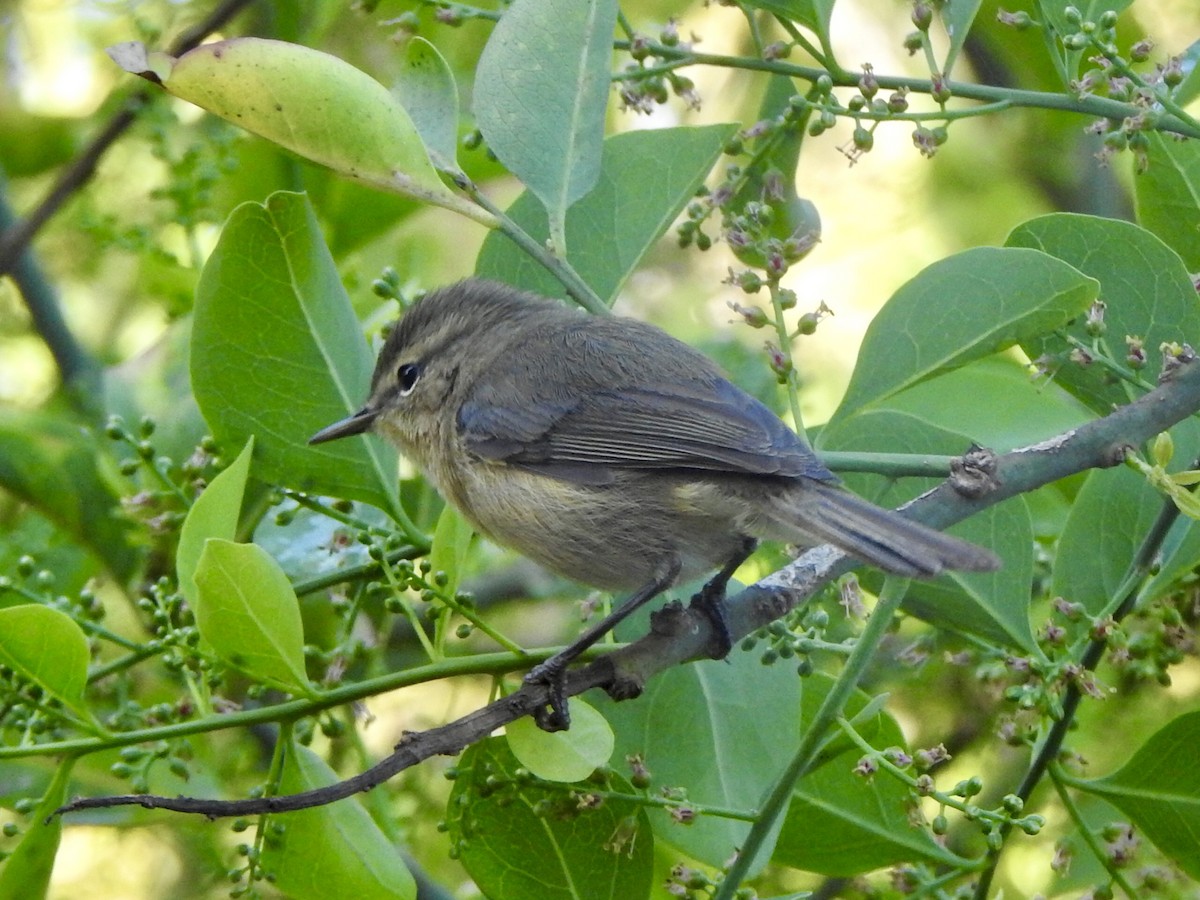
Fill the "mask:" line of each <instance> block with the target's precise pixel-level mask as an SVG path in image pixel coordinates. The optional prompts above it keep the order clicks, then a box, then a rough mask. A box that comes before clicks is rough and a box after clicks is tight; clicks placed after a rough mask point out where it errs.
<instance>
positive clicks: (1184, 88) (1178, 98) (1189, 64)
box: [1175, 40, 1200, 106]
mask: <svg viewBox="0 0 1200 900" xmlns="http://www.w3.org/2000/svg"><path fill="white" fill-rule="evenodd" d="M1179 55H1180V56H1181V57H1182V58H1183V70H1184V71H1185V72H1186V73H1187V74H1186V75H1185V76H1184V79H1183V81H1182V82H1180V84H1179V87H1177V88H1176V89H1175V102H1176V103H1178V104H1179V105H1180V106H1187V105H1188V104H1190V103H1191V102H1192V101H1193V100H1195V99H1196V98H1197V97H1200V40H1196V41H1192V43H1191V44H1189V45H1188V48H1187V49H1186V50H1184V51H1183V53H1181V54H1179Z"/></svg>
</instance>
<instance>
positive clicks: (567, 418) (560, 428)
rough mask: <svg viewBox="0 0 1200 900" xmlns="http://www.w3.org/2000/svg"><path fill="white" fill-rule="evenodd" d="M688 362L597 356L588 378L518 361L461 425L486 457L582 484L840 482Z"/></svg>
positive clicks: (471, 401) (708, 368) (485, 387)
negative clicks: (746, 477)
mask: <svg viewBox="0 0 1200 900" xmlns="http://www.w3.org/2000/svg"><path fill="white" fill-rule="evenodd" d="M620 349H621V348H616V350H615V351H614V352H618V351H619V350H620ZM626 349H627V348H626ZM689 353H690V354H692V353H694V351H689ZM562 356H563V354H559V355H558V358H562ZM523 357H524V358H525V359H528V358H529V355H528V354H523ZM539 357H540V358H541V359H542V360H543V361H544V360H546V359H547V357H546V356H545V355H541V354H539ZM550 358H551V359H553V358H554V357H550ZM689 358H691V359H693V360H694V361H695V363H696V367H695V369H694V370H688V369H687V367H686V366H685V367H684V368H682V369H681V368H680V367H679V366H678V365H673V366H672V367H671V369H670V371H663V370H662V367H658V368H659V369H660V370H659V371H653V370H654V369H655V364H654V363H650V362H647V363H646V368H649V369H650V371H646V370H645V369H636V368H631V367H630V366H629V365H628V358H627V357H626V358H625V359H624V360H622V361H620V362H613V363H611V364H609V365H608V367H607V369H606V364H605V362H604V361H603V359H604V356H603V354H601V355H593V356H591V357H590V359H589V368H588V372H587V375H586V376H585V377H578V373H577V372H576V375H577V377H575V378H572V377H570V373H564V372H556V371H546V369H547V365H545V364H544V365H541V366H539V367H536V368H535V367H533V366H530V365H527V364H514V365H512V366H509V367H506V368H503V369H502V370H500V371H496V372H492V373H489V377H488V378H487V379H485V380H481V383H480V387H479V388H478V389H477V390H475V391H473V392H472V393H471V395H470V396H469V397H468V399H467V401H466V402H465V403H464V404H463V406H462V407H461V408H460V410H459V413H458V425H459V430H460V433H461V435H462V437H463V439H464V441H465V443H466V446H467V449H468V450H470V451H471V452H473V453H476V454H478V455H479V456H481V457H483V458H485V459H493V460H498V461H504V462H507V463H509V464H511V465H517V466H520V467H522V468H525V469H529V470H532V471H537V472H541V473H543V474H546V475H550V476H553V477H557V478H561V479H563V480H567V481H572V482H576V483H587V484H602V483H605V482H608V481H611V480H612V479H613V478H614V477H615V473H616V471H617V470H621V469H684V470H686V469H698V470H705V471H716V472H729V473H738V474H750V475H776V476H784V477H794V476H800V475H803V476H807V477H810V478H815V479H818V480H821V481H834V480H836V479H835V478H834V476H833V475H832V474H831V473H830V472H829V470H828V469H826V468H825V466H824V465H822V464H821V462H820V461H819V460H818V459H817V458H816V456H814V455H813V453H812V451H811V450H809V449H808V448H807V447H806V446H805V445H804V444H803V443H802V442H801V441H800V440H799V439H798V438H797V437H796V435H795V433H793V432H792V431H791V430H790V429H788V427H787V426H786V425H784V423H783V422H782V421H780V419H779V417H778V416H776V415H775V414H774V413H772V412H771V411H770V410H769V409H767V407H765V406H763V404H761V403H759V402H758V401H757V400H755V399H754V398H753V397H751V396H750V395H749V394H747V393H745V392H744V391H742V390H741V389H739V388H737V387H735V386H734V385H733V384H731V383H730V382H729V381H727V380H726V379H725V378H723V377H722V376H721V375H720V374H719V373H718V372H717V371H716V370H715V368H714V367H713V366H712V364H711V363H709V362H708V361H707V360H706V359H705V358H704V357H701V356H699V354H694V355H693V356H691V357H689ZM673 361H674V362H676V363H677V362H678V356H676V357H675V358H674V360H673ZM548 365H549V366H550V367H553V366H554V365H555V364H554V363H549V364H548ZM512 397H521V398H524V399H523V401H522V402H521V403H519V404H517V403H513V402H511V399H509V398H512Z"/></svg>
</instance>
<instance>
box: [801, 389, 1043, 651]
mask: <svg viewBox="0 0 1200 900" xmlns="http://www.w3.org/2000/svg"><path fill="white" fill-rule="evenodd" d="M957 374H958V373H955V375H957ZM950 377H953V376H950ZM941 381H942V379H938V381H937V382H934V383H933V384H931V385H929V387H930V389H932V388H934V387H936V386H937V385H938V384H940V383H941ZM924 387H925V385H921V386H919V387H918V388H916V389H915V390H921V389H922V388H924ZM906 396H907V393H906V394H899V395H897V396H896V397H895V398H894V400H895V401H896V402H897V403H903V402H904V399H905V398H906ZM996 402H997V403H1003V400H1002V399H997V401H996ZM947 415H948V416H949V417H951V418H952V417H953V415H954V413H953V407H951V408H950V409H949V410H948V412H947ZM972 437H973V436H972ZM970 443H971V439H970V438H969V437H967V436H966V435H962V434H957V433H955V432H953V431H951V430H949V429H947V428H944V427H940V426H939V425H938V424H936V423H935V422H932V421H930V420H929V419H926V418H923V417H921V416H919V415H916V414H914V413H910V412H901V411H899V410H893V409H890V408H887V409H869V410H865V411H862V412H859V413H857V414H855V415H854V416H851V417H850V418H849V419H843V420H838V421H836V422H831V423H830V424H829V425H827V426H826V427H825V428H824V429H822V431H821V434H820V446H821V449H822V450H857V451H859V452H889V453H910V454H914V455H917V456H922V455H953V454H957V453H962V452H964V451H965V450H966V449H967V448H968V447H969V446H970ZM845 481H846V484H847V486H848V487H849V488H851V489H852V490H854V491H855V492H856V493H860V494H862V495H863V496H864V497H867V498H868V499H870V500H871V501H872V502H873V503H878V504H880V505H881V506H888V507H894V506H898V505H900V504H901V503H903V502H905V501H907V500H910V499H912V498H913V497H914V496H916V495H917V494H918V493H920V492H921V491H923V490H927V489H929V488H931V487H933V486H934V485H935V484H936V479H927V478H906V479H903V480H902V481H900V482H895V481H890V480H885V479H883V478H882V477H880V476H869V475H864V474H849V475H847V476H846V479H845ZM948 531H949V533H950V534H953V535H956V536H957V537H961V538H963V539H965V540H968V541H972V542H974V543H976V544H979V545H981V546H984V547H988V548H989V549H991V550H992V551H994V552H995V553H997V554H998V555H999V556H1000V558H1001V559H1002V560H1003V565H1002V566H1001V567H1000V569H999V570H997V571H995V572H948V573H946V574H944V575H941V576H939V577H938V578H935V579H933V580H932V581H925V580H914V581H913V582H912V583H911V584H910V585H909V589H908V593H907V595H906V596H905V600H904V608H905V609H906V610H908V611H909V612H911V613H914V614H915V615H918V616H920V617H921V618H923V619H925V620H926V621H928V622H932V623H935V624H940V625H944V626H947V627H950V628H952V629H955V630H962V631H967V632H969V633H971V634H976V635H979V636H981V637H983V638H985V639H987V640H990V641H997V642H999V643H1001V644H1003V645H1005V646H1010V647H1017V648H1021V649H1023V650H1026V651H1032V650H1033V649H1034V647H1035V646H1036V643H1035V641H1034V638H1033V633H1032V631H1031V629H1030V626H1029V603H1030V596H1031V593H1030V591H1031V583H1032V579H1033V550H1032V548H1033V528H1032V525H1031V524H1030V516H1029V510H1028V508H1027V507H1026V505H1025V502H1024V500H1023V499H1021V498H1016V499H1015V500H1013V501H1008V502H1006V503H1002V504H999V505H998V506H994V507H991V508H989V509H987V510H985V511H983V512H981V513H979V514H977V515H975V516H972V517H971V518H970V519H968V520H966V521H964V522H959V523H957V524H956V525H954V526H952V527H951V528H949V529H948ZM865 577H866V580H867V583H868V584H870V585H872V586H875V583H876V580H877V577H878V576H877V575H876V574H875V573H870V574H868V575H866V576H865Z"/></svg>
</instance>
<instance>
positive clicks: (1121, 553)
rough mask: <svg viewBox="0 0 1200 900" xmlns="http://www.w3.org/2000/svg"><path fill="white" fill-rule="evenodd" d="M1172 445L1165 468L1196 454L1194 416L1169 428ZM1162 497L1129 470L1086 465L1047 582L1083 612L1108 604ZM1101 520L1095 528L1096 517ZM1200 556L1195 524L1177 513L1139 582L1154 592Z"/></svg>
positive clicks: (1199, 440)
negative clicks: (1149, 571) (1155, 565)
mask: <svg viewBox="0 0 1200 900" xmlns="http://www.w3.org/2000/svg"><path fill="white" fill-rule="evenodd" d="M1171 434H1172V436H1173V437H1174V440H1175V445H1176V453H1175V458H1174V460H1173V461H1172V465H1171V467H1170V469H1171V471H1179V470H1181V469H1186V468H1187V467H1188V466H1189V465H1190V464H1191V460H1193V459H1195V458H1196V456H1197V454H1200V423H1197V422H1194V421H1191V420H1189V421H1185V422H1181V423H1180V424H1179V425H1177V426H1176V427H1175V428H1172V429H1171ZM1164 502H1165V498H1164V497H1163V496H1162V495H1161V494H1159V493H1158V492H1157V491H1156V490H1154V488H1152V487H1151V486H1150V485H1149V484H1147V483H1146V479H1145V478H1143V477H1142V475H1140V474H1139V473H1137V472H1134V471H1133V470H1131V469H1128V468H1126V467H1125V466H1120V467H1117V468H1114V469H1105V470H1097V471H1094V472H1090V473H1089V474H1088V476H1087V480H1086V481H1085V482H1084V484H1083V487H1082V488H1081V489H1080V491H1079V493H1078V494H1077V495H1076V497H1075V502H1074V503H1073V504H1072V505H1071V509H1070V513H1069V515H1068V517H1067V523H1066V526H1065V527H1064V528H1063V532H1062V536H1061V537H1060V539H1059V542H1058V552H1057V555H1056V558H1055V563H1054V576H1053V580H1052V582H1051V590H1052V591H1053V592H1054V593H1055V594H1059V595H1061V596H1063V597H1066V598H1067V599H1069V600H1072V601H1074V602H1077V603H1082V604H1083V606H1084V608H1085V609H1086V610H1087V611H1088V613H1089V614H1090V615H1100V614H1102V613H1103V612H1105V611H1106V610H1107V611H1111V609H1112V608H1113V606H1114V605H1115V603H1116V602H1117V600H1118V598H1117V597H1116V592H1117V589H1118V588H1119V587H1120V586H1121V584H1122V582H1123V581H1124V579H1125V575H1126V573H1127V572H1128V571H1129V566H1130V564H1131V563H1132V562H1133V559H1134V556H1135V555H1136V554H1137V552H1138V548H1139V547H1140V546H1141V545H1142V542H1143V541H1144V540H1145V539H1146V534H1147V532H1148V531H1149V529H1150V527H1151V526H1152V525H1153V523H1154V521H1155V519H1157V518H1158V516H1159V514H1160V513H1161V512H1162V509H1163V504H1164ZM1097 522H1103V523H1104V527H1103V528H1097V527H1096V523H1097ZM1198 562H1200V525H1198V524H1197V523H1196V522H1194V521H1192V520H1190V519H1187V518H1183V517H1181V518H1180V520H1179V521H1177V522H1176V523H1175V524H1174V525H1173V526H1172V527H1171V530H1170V531H1169V532H1168V534H1167V536H1166V538H1165V539H1164V540H1163V546H1162V556H1161V567H1160V569H1159V571H1158V572H1157V574H1156V575H1155V577H1154V578H1153V580H1152V581H1151V582H1150V584H1149V585H1147V586H1146V587H1145V588H1144V589H1143V594H1144V596H1145V597H1146V598H1147V599H1149V598H1153V597H1158V596H1161V595H1162V594H1163V593H1164V592H1166V591H1167V590H1169V589H1170V588H1171V587H1172V585H1173V584H1174V583H1175V582H1176V581H1177V579H1179V578H1180V577H1183V576H1184V575H1186V574H1187V573H1188V572H1190V571H1191V569H1192V568H1193V567H1194V566H1195V565H1196V564H1197V563H1198Z"/></svg>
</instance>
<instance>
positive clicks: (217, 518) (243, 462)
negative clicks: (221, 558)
mask: <svg viewBox="0 0 1200 900" xmlns="http://www.w3.org/2000/svg"><path fill="white" fill-rule="evenodd" d="M253 453H254V435H250V438H249V439H248V440H247V441H246V446H245V447H243V448H242V452H241V453H239V454H238V458H237V459H235V460H234V461H233V462H232V463H231V464H230V465H229V467H228V468H227V469H225V471H223V472H221V473H220V474H219V475H217V477H216V478H214V479H213V480H212V483H211V484H210V485H209V486H208V487H206V488H205V489H204V492H203V493H202V494H201V495H200V496H199V497H197V498H196V502H195V503H193V504H192V508H191V509H189V510H188V514H187V518H186V519H184V520H183V527H182V528H180V529H179V548H178V549H177V550H176V551H175V572H176V577H177V578H178V579H179V590H180V591H182V592H183V596H184V598H185V599H186V600H187V602H188V603H190V604H191V605H192V606H195V605H196V564H197V563H198V562H199V561H200V554H201V553H202V552H203V551H204V542H205V541H207V540H208V539H209V538H223V539H224V540H227V541H232V540H233V539H234V537H236V534H237V524H238V516H239V514H240V513H241V510H242V495H243V494H244V493H245V491H246V478H247V477H248V476H249V475H250V456H251V455H252V454H253Z"/></svg>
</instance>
